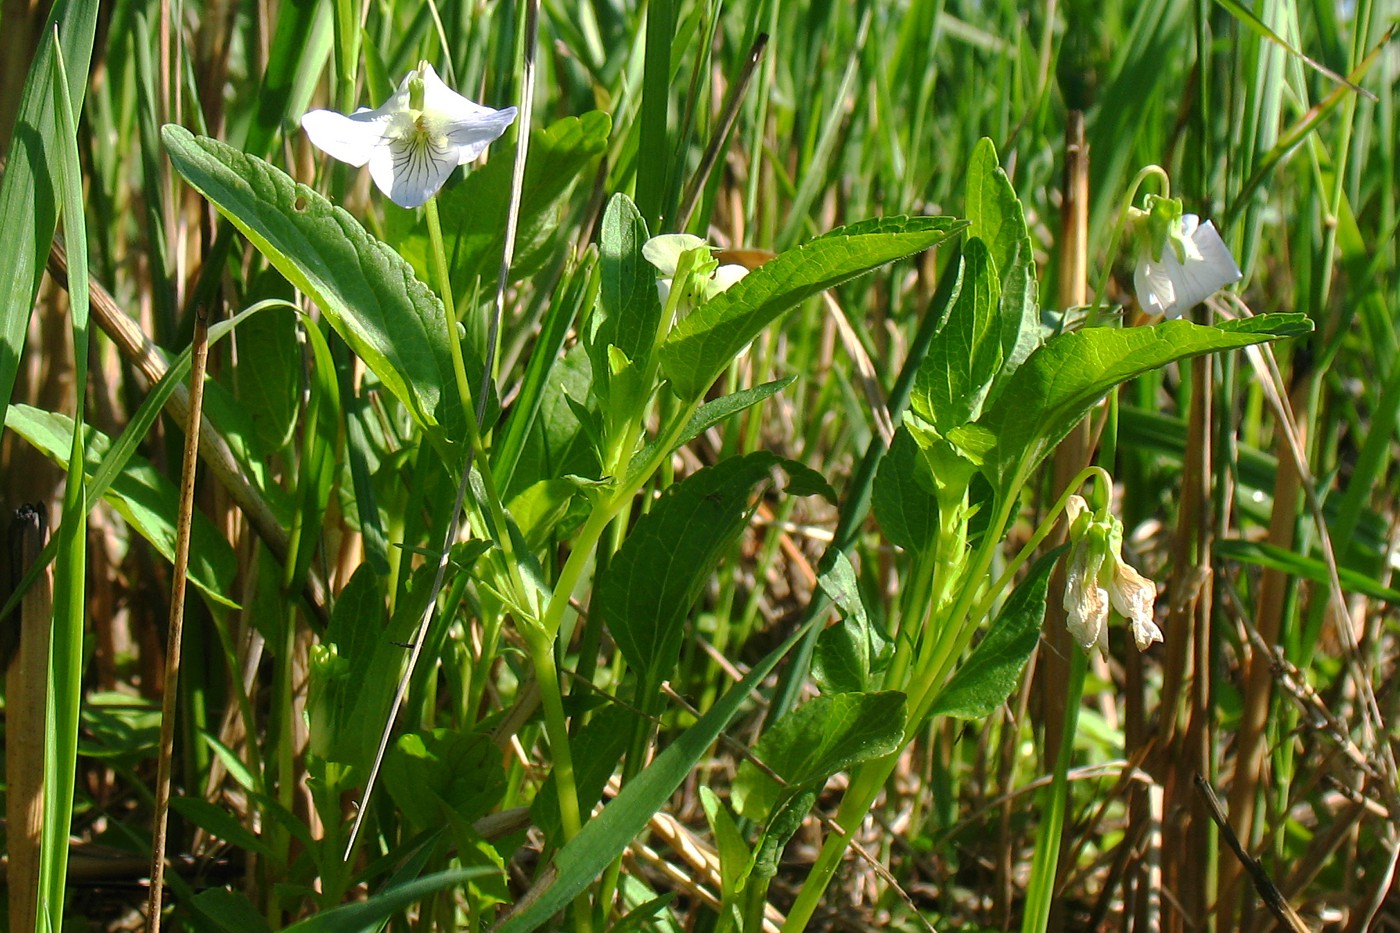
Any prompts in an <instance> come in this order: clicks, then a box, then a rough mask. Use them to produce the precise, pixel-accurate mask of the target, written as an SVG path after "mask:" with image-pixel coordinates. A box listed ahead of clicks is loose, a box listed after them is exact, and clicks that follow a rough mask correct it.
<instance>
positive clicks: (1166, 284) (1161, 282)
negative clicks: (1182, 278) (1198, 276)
mask: <svg viewBox="0 0 1400 933" xmlns="http://www.w3.org/2000/svg"><path fill="white" fill-rule="evenodd" d="M1169 253H1170V250H1168V252H1167V253H1165V254H1163V261H1162V262H1154V261H1153V260H1151V259H1144V260H1143V261H1142V262H1139V263H1138V267H1137V271H1136V272H1134V273H1133V290H1134V291H1136V292H1137V300H1138V304H1139V305H1141V306H1142V310H1144V311H1146V312H1147V313H1148V314H1161V315H1165V316H1166V317H1181V311H1178V310H1177V307H1176V282H1175V281H1174V280H1173V279H1172V275H1171V272H1170V270H1169V269H1168V268H1167V263H1166V256H1167V255H1169ZM1178 268H1179V267H1178Z"/></svg>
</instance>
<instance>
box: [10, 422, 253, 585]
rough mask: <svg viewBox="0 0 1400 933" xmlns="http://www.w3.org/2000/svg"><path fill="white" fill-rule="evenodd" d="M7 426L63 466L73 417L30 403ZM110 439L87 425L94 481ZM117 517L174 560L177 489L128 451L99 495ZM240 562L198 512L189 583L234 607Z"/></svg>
mask: <svg viewBox="0 0 1400 933" xmlns="http://www.w3.org/2000/svg"><path fill="white" fill-rule="evenodd" d="M5 426H6V427H8V428H9V429H10V430H12V431H14V432H15V433H16V434H18V435H20V436H21V437H23V438H24V439H25V440H26V441H28V442H29V443H30V444H32V445H33V446H34V447H35V449H37V450H38V451H39V452H40V453H42V454H44V456H46V457H48V458H49V459H50V460H52V461H53V462H54V463H58V464H64V463H67V461H68V453H69V450H70V449H71V447H72V444H73V420H72V419H71V418H69V417H68V416H67V415H63V414H59V413H57V412H46V411H40V410H39V409H37V408H30V407H29V406H28V405H11V406H10V409H9V411H8V412H7V413H6V415H5ZM110 446H111V442H110V441H109V440H108V438H107V436H106V435H104V434H102V433H101V432H99V431H97V430H96V429H94V428H91V427H89V428H88V429H87V465H86V467H85V472H86V473H87V477H88V481H89V482H91V481H92V477H93V475H94V474H95V473H96V472H97V469H98V466H99V464H100V463H101V462H102V459H103V457H104V456H106V453H107V450H108V448H109V447H110ZM103 498H105V499H106V500H107V501H108V502H109V503H111V504H112V505H113V506H114V507H115V508H116V510H117V511H118V512H119V513H120V514H121V516H122V517H123V518H124V519H126V520H127V522H128V523H129V524H130V525H131V527H132V528H134V529H135V530H136V531H137V533H138V534H140V535H141V537H143V538H145V539H146V540H147V541H149V542H150V543H151V545H152V546H153V547H155V549H156V550H157V551H159V552H160V554H161V556H163V557H164V558H165V559H166V560H168V561H173V560H174V559H175V515H176V513H177V511H178V503H179V491H178V490H177V489H176V488H175V486H174V485H173V484H172V483H171V482H170V480H169V479H167V478H166V477H165V476H163V475H161V474H160V473H158V472H157V471H156V469H155V468H154V467H152V466H151V465H150V463H148V462H147V461H145V460H144V459H142V458H141V457H138V456H135V455H132V456H130V457H129V459H128V460H127V462H126V465H125V466H124V467H123V468H122V471H121V472H120V473H118V474H116V475H115V476H113V477H112V482H111V485H110V486H108V488H107V489H106V491H105V492H104V493H103ZM237 571H238V561H237V558H236V557H235V556H234V553H233V548H231V547H229V543H228V541H226V540H225V539H224V537H223V535H221V534H219V531H218V529H217V528H215V527H214V524H213V522H211V521H209V519H208V518H206V517H205V516H204V514H203V513H201V512H199V511H198V510H196V511H195V513H194V527H193V529H192V533H191V537H190V559H189V574H190V577H189V579H190V582H191V583H193V584H194V585H195V586H196V587H198V588H199V590H200V592H202V593H204V595H206V596H208V597H209V598H210V599H212V600H213V601H214V602H216V603H219V604H220V605H223V606H229V607H233V608H236V607H237V604H236V603H234V602H233V601H232V600H231V599H230V598H229V594H231V593H232V592H233V580H234V576H235V575H236V574H237Z"/></svg>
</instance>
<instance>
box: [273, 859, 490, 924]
mask: <svg viewBox="0 0 1400 933" xmlns="http://www.w3.org/2000/svg"><path fill="white" fill-rule="evenodd" d="M494 871H495V869H494V868H489V867H478V868H463V869H456V870H453V871H440V872H438V873H437V874H435V875H429V876H428V877H426V878H419V879H418V880H417V881H410V882H408V883H407V884H402V885H398V886H396V887H393V888H390V889H389V890H387V891H384V892H382V893H379V894H375V895H373V896H372V897H370V899H369V900H367V901H359V902H358V903H354V904H345V905H343V906H341V907H337V908H335V909H334V910H327V911H323V912H321V913H319V914H316V915H315V916H312V917H307V918H306V919H305V920H302V921H301V922H299V923H294V924H292V925H291V926H289V927H284V928H283V931H282V933H364V931H365V928H366V927H371V926H373V925H375V924H378V923H380V922H382V921H384V920H388V919H389V918H390V917H392V916H393V915H394V914H396V913H398V912H399V911H401V910H403V909H404V908H405V907H408V906H410V905H412V904H416V903H417V902H418V901H420V900H422V899H423V898H425V897H428V896H429V895H431V894H436V893H437V892H439V891H442V890H445V889H447V888H451V887H455V886H457V885H460V884H463V883H465V882H467V881H470V880H471V879H473V878H479V877H482V876H484V875H489V874H492V873H493V872H494Z"/></svg>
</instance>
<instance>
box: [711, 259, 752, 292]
mask: <svg viewBox="0 0 1400 933" xmlns="http://www.w3.org/2000/svg"><path fill="white" fill-rule="evenodd" d="M748 274H749V270H748V267H747V266H741V265H737V264H734V263H731V264H728V265H723V266H720V267H719V268H718V269H716V270H715V278H714V292H715V294H719V293H720V292H723V291H728V290H729V286H731V285H733V284H734V283H735V282H737V281H739V280H740V279H742V278H743V277H744V276H746V275H748Z"/></svg>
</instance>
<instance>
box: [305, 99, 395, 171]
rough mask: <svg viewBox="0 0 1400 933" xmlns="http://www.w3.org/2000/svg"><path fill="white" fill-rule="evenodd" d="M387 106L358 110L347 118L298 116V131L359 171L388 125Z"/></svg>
mask: <svg viewBox="0 0 1400 933" xmlns="http://www.w3.org/2000/svg"><path fill="white" fill-rule="evenodd" d="M387 106H388V105H387V104H386V105H385V107H381V108H379V109H378V110H358V111H356V112H355V113H352V114H350V115H349V116H346V115H345V114H343V113H336V112H335V111H334V110H313V111H311V112H310V113H307V114H304V115H303V116H302V118H301V128H302V129H303V130H305V131H306V135H307V138H309V139H310V140H311V144H312V145H313V146H315V147H316V148H317V149H320V150H321V151H322V152H324V153H325V154H326V155H328V156H330V157H331V158H332V159H339V160H340V161H341V162H349V163H350V164H351V165H353V166H355V167H356V168H359V167H360V166H362V165H364V164H365V163H366V162H368V161H369V159H370V156H371V155H373V153H374V150H375V147H376V146H381V145H383V144H384V141H385V137H386V134H387V133H388V132H389V128H390V126H391V123H392V120H391V117H390V115H389V114H388V113H387V112H385V108H386V107H387Z"/></svg>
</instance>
